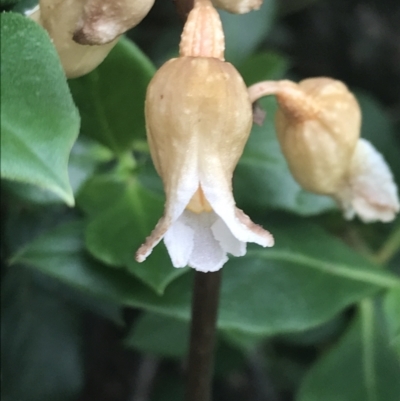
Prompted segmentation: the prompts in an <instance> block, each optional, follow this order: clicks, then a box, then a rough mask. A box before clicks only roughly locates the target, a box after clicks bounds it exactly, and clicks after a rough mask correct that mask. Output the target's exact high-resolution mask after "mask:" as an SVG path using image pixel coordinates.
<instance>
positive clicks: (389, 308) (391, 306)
mask: <svg viewBox="0 0 400 401" xmlns="http://www.w3.org/2000/svg"><path fill="white" fill-rule="evenodd" d="M384 311H385V315H386V321H387V326H388V331H389V343H390V345H391V346H392V347H393V348H394V349H396V351H397V353H398V354H399V357H400V289H396V288H394V289H393V290H390V291H389V292H388V293H387V294H386V296H385V299H384Z"/></svg>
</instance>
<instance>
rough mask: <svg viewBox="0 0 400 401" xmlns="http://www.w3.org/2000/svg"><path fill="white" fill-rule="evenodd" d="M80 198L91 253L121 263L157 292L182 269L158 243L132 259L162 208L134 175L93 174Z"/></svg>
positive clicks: (109, 262) (162, 202)
mask: <svg viewBox="0 0 400 401" xmlns="http://www.w3.org/2000/svg"><path fill="white" fill-rule="evenodd" d="M82 198H83V199H84V201H83V203H84V209H85V210H91V213H90V214H91V216H92V218H91V219H90V221H89V223H88V225H87V228H86V232H85V238H86V246H87V248H88V250H89V251H90V252H91V253H92V254H93V256H95V257H96V258H98V259H99V260H101V261H102V262H104V263H106V264H109V265H111V266H115V267H125V268H126V269H127V270H128V271H129V272H130V273H131V274H133V275H135V276H136V277H138V278H139V279H140V280H142V281H143V282H144V283H146V284H147V285H149V286H150V287H151V288H153V289H154V290H155V291H157V292H158V293H160V294H161V293H162V292H163V291H164V289H165V287H166V286H167V285H168V284H169V283H170V282H171V281H172V280H174V279H175V278H176V277H177V276H179V275H181V274H182V273H184V272H185V271H186V270H182V269H174V268H173V267H172V265H171V262H170V259H169V257H168V254H167V251H166V249H165V246H164V245H161V244H160V245H159V246H157V247H156V248H155V249H154V250H153V252H152V254H151V258H148V259H147V260H146V261H144V262H143V263H138V262H136V261H135V259H134V257H135V252H136V251H137V249H138V248H139V247H140V245H141V244H142V243H143V242H144V240H145V239H146V237H147V236H148V235H150V233H151V231H152V230H153V229H154V227H155V226H156V224H157V221H158V219H159V218H160V217H161V216H162V214H163V210H164V199H163V197H161V196H159V195H157V194H155V193H153V192H150V191H148V190H147V189H146V188H144V187H143V186H142V185H141V183H140V182H139V181H138V180H137V179H136V178H134V177H133V176H132V177H128V178H126V179H119V178H117V177H115V176H114V177H113V176H111V175H110V176H109V179H107V178H105V177H95V178H94V179H93V180H92V181H91V182H90V183H88V185H87V186H86V188H84V189H83V190H82ZM79 199H81V198H78V204H79V202H80V201H79ZM96 210H97V213H95V212H94V211H96Z"/></svg>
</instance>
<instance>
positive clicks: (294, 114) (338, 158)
mask: <svg viewBox="0 0 400 401" xmlns="http://www.w3.org/2000/svg"><path fill="white" fill-rule="evenodd" d="M270 94H274V95H276V98H277V101H278V105H279V107H278V111H277V113H276V119H275V125H276V132H277V136H278V140H279V143H280V145H281V149H282V152H283V154H284V156H285V158H286V160H287V162H288V165H289V169H290V171H291V173H292V174H293V176H294V178H295V179H296V181H297V182H298V183H299V184H300V185H301V186H302V187H303V188H304V189H306V190H308V191H311V192H314V193H317V194H324V195H330V196H332V197H333V198H334V199H335V200H336V201H337V202H338V204H339V206H340V207H341V208H342V209H343V211H344V216H345V218H348V219H350V218H353V217H354V216H355V215H356V214H357V215H358V216H359V217H360V218H361V220H363V221H365V222H371V221H377V220H379V221H383V222H387V221H391V220H393V219H394V218H395V215H396V213H397V212H398V211H399V208H400V205H399V199H398V196H397V187H396V184H395V183H394V181H393V176H392V174H391V172H390V169H389V167H388V166H387V165H386V162H385V161H384V159H383V157H382V156H381V155H380V154H379V153H378V152H377V151H376V150H375V148H374V147H373V146H372V145H371V144H370V143H369V142H368V141H366V140H364V139H360V127H361V111H360V107H359V105H358V102H357V100H356V98H355V97H354V96H353V94H352V93H351V92H350V91H349V90H348V89H347V87H346V86H345V85H344V84H343V83H342V82H340V81H337V80H334V79H331V78H309V79H305V80H303V81H301V82H300V83H299V84H295V83H294V82H290V81H277V82H273V81H265V82H260V83H258V84H255V85H252V86H251V87H250V88H249V96H250V98H251V100H252V101H255V100H257V99H258V98H260V97H261V96H265V95H270Z"/></svg>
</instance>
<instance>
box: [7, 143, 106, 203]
mask: <svg viewBox="0 0 400 401" xmlns="http://www.w3.org/2000/svg"><path fill="white" fill-rule="evenodd" d="M112 157H113V155H112V153H111V152H110V151H109V149H108V148H105V147H103V146H102V145H100V144H99V143H98V142H95V141H92V140H90V139H89V138H85V137H80V138H78V140H77V141H76V142H75V144H74V146H73V147H72V150H71V155H70V159H69V163H68V173H69V177H70V181H71V187H72V190H73V192H74V194H77V193H78V191H79V189H80V188H81V186H82V185H83V183H84V182H85V181H86V180H87V179H88V178H89V177H90V176H91V175H92V174H93V173H94V172H95V171H96V169H97V168H99V166H100V165H101V164H103V163H105V162H107V161H110V160H111V159H112ZM3 190H6V191H7V192H9V193H11V194H12V195H14V196H16V197H17V198H18V199H19V200H22V201H28V202H29V203H35V204H40V205H51V204H57V203H60V202H61V200H60V199H59V198H58V197H57V196H56V195H55V194H53V193H52V192H49V191H46V190H44V189H41V188H39V187H37V186H34V185H31V184H25V183H19V182H16V181H5V182H4V183H3Z"/></svg>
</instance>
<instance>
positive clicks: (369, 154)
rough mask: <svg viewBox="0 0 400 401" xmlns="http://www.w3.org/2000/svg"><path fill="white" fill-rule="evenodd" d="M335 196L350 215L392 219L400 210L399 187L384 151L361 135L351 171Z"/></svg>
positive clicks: (379, 219)
mask: <svg viewBox="0 0 400 401" xmlns="http://www.w3.org/2000/svg"><path fill="white" fill-rule="evenodd" d="M336 198H337V200H338V202H339V204H340V205H341V207H342V208H343V210H344V215H345V217H346V218H347V219H351V218H353V217H354V215H355V214H357V215H358V216H359V217H360V219H361V220H362V221H364V222H372V221H382V222H388V221H392V220H393V219H394V218H395V216H396V213H397V212H398V211H399V210H400V204H399V198H398V195H397V187H396V184H395V183H394V181H393V175H392V173H391V171H390V169H389V167H388V165H387V164H386V162H385V160H384V158H383V157H382V155H381V154H380V153H379V152H378V151H377V150H376V149H375V148H374V147H373V146H372V145H371V143H369V142H368V141H366V140H365V139H359V141H358V143H357V147H356V150H355V152H354V155H353V158H352V162H351V166H350V171H349V175H348V178H347V181H346V183H345V185H344V186H343V187H342V188H341V190H340V192H339V193H337V194H336Z"/></svg>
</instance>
